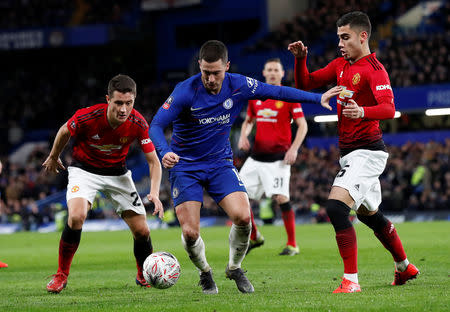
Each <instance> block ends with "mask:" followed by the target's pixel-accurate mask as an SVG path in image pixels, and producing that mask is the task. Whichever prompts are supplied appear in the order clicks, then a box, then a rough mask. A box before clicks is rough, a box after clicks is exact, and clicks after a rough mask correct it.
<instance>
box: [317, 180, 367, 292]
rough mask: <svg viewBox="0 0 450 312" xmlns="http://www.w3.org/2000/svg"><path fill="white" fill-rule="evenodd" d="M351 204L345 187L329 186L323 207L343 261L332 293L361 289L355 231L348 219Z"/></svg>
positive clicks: (352, 202) (351, 201)
mask: <svg viewBox="0 0 450 312" xmlns="http://www.w3.org/2000/svg"><path fill="white" fill-rule="evenodd" d="M353 205H354V201H353V199H352V197H351V196H350V194H349V192H348V191H347V190H346V189H343V188H341V187H338V186H333V187H332V188H331V192H330V195H329V196H328V200H327V202H326V203H325V207H326V210H327V214H328V217H329V218H330V221H331V223H332V224H333V227H334V230H335V232H336V243H337V245H338V248H339V253H340V255H341V258H342V260H343V262H344V277H343V281H342V283H341V285H340V286H339V287H338V288H337V289H335V291H334V293H339V292H358V291H361V288H360V287H359V284H358V263H357V262H358V246H357V243H356V233H355V229H354V228H353V225H352V223H351V222H350V220H349V215H350V207H352V206H353Z"/></svg>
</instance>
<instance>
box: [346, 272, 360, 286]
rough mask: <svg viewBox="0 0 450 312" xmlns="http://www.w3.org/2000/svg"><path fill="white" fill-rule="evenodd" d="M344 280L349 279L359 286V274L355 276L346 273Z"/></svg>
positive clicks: (354, 274)
mask: <svg viewBox="0 0 450 312" xmlns="http://www.w3.org/2000/svg"><path fill="white" fill-rule="evenodd" d="M344 278H346V279H348V280H349V281H352V282H353V283H356V284H358V273H353V274H347V273H344Z"/></svg>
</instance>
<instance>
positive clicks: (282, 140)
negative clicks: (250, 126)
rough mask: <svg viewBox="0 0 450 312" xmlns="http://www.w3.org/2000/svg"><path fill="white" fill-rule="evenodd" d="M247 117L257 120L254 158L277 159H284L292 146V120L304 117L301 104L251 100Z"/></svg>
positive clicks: (253, 150)
mask: <svg viewBox="0 0 450 312" xmlns="http://www.w3.org/2000/svg"><path fill="white" fill-rule="evenodd" d="M247 115H248V116H249V117H250V118H252V119H256V136H255V143H254V145H253V149H252V157H256V158H258V156H259V158H261V157H264V155H272V156H275V155H277V157H276V158H277V159H283V158H284V154H285V153H286V151H287V150H288V149H289V147H290V146H291V144H292V133H291V120H292V119H297V118H301V117H303V116H304V114H303V110H302V106H301V105H300V103H289V102H283V101H279V100H272V99H268V100H265V101H261V100H250V101H249V102H248V108H247ZM269 158H270V157H269ZM272 158H273V157H272ZM257 160H258V159H257ZM272 160H273V159H272Z"/></svg>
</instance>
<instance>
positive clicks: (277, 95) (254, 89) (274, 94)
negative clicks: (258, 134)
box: [242, 76, 322, 104]
mask: <svg viewBox="0 0 450 312" xmlns="http://www.w3.org/2000/svg"><path fill="white" fill-rule="evenodd" d="M242 77H244V76H242ZM244 78H245V80H246V86H243V88H242V89H243V90H244V92H245V93H246V95H247V97H248V98H249V99H260V100H266V99H274V100H281V101H285V102H302V103H314V104H320V100H321V99H322V94H319V93H311V92H306V91H303V90H298V89H295V88H291V87H285V86H273V85H270V84H267V83H264V82H261V81H258V80H256V79H253V78H250V77H244Z"/></svg>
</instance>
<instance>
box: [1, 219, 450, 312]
mask: <svg viewBox="0 0 450 312" xmlns="http://www.w3.org/2000/svg"><path fill="white" fill-rule="evenodd" d="M396 227H397V231H398V233H399V235H400V237H401V238H402V241H403V245H404V247H405V250H406V252H407V254H408V256H409V260H410V261H411V262H413V263H414V264H416V266H417V267H418V268H419V269H420V271H421V274H420V275H419V277H418V279H416V280H413V281H410V282H408V283H407V284H406V285H404V286H397V287H394V286H391V285H390V283H391V282H392V280H393V276H394V274H393V270H394V267H393V260H392V257H391V255H390V254H389V253H388V252H387V251H386V250H385V249H384V248H383V247H382V246H381V244H380V243H379V241H378V240H377V239H376V237H375V236H374V235H373V233H372V232H371V231H370V230H369V229H368V228H366V227H365V226H363V225H360V224H359V225H356V226H355V228H356V232H357V236H358V246H359V248H358V250H359V264H358V266H359V281H360V284H361V288H362V292H361V293H356V294H332V293H331V292H332V291H333V289H334V288H336V287H337V286H338V284H339V282H340V279H339V277H340V276H341V275H342V272H343V265H342V263H341V258H340V257H339V252H338V249H337V246H336V242H335V239H334V231H333V229H332V226H331V225H329V224H325V225H302V226H297V241H298V243H299V245H300V255H298V256H294V257H281V256H278V253H279V252H280V251H281V249H282V247H283V244H284V243H285V232H284V228H283V227H280V226H263V227H261V228H260V229H261V231H262V233H263V235H264V237H265V239H266V243H265V244H264V246H262V247H261V248H257V249H255V250H253V251H252V252H251V253H250V254H249V255H248V256H247V257H246V259H245V260H244V263H243V265H242V267H243V268H244V269H245V270H248V272H247V276H248V277H249V279H250V280H251V281H252V283H253V285H254V287H255V293H253V294H241V293H239V291H238V290H237V288H236V286H235V284H234V281H230V280H228V279H226V278H225V273H224V270H225V266H226V263H227V260H228V232H229V228H227V227H211V228H204V229H202V237H203V240H204V241H205V244H206V255H207V258H208V261H209V263H210V265H211V266H212V268H213V272H214V277H215V281H216V283H217V286H218V288H219V294H217V295H204V294H203V293H202V292H201V288H200V287H199V286H198V285H197V283H198V273H197V272H196V269H195V268H194V266H193V264H192V263H191V262H190V260H189V258H188V256H187V254H186V252H185V251H184V249H183V247H182V245H181V241H180V232H181V231H180V229H179V228H174V229H169V230H153V231H152V232H151V233H152V240H153V246H154V249H155V251H169V252H171V253H173V254H174V255H175V256H176V257H177V258H178V260H179V261H180V264H181V277H180V279H179V281H178V283H177V284H176V285H175V286H174V287H172V288H170V289H166V290H158V289H152V288H150V289H143V288H140V287H138V286H136V285H135V283H134V277H135V274H136V269H135V261H134V257H133V253H132V239H131V234H130V232H128V231H119V232H97V233H93V232H91V233H83V234H82V238H81V244H80V247H79V249H78V252H77V254H76V255H75V258H74V261H73V264H72V269H71V275H70V277H69V280H68V285H67V288H66V289H65V290H63V291H62V292H61V293H60V294H58V295H55V294H49V293H47V291H46V289H45V285H46V283H47V282H48V281H49V279H48V278H47V276H49V275H51V274H53V273H55V271H56V268H57V255H58V244H59V238H60V233H49V234H39V233H17V234H13V235H0V260H2V261H5V262H7V263H8V264H9V268H6V269H0V311H234V312H238V311H448V310H449V307H450V300H449V294H450V240H449V239H450V223H449V222H425V223H403V224H398V225H397V226H396Z"/></svg>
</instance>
